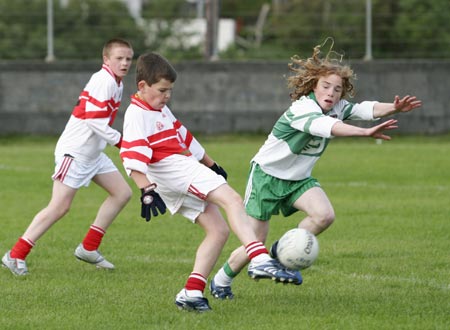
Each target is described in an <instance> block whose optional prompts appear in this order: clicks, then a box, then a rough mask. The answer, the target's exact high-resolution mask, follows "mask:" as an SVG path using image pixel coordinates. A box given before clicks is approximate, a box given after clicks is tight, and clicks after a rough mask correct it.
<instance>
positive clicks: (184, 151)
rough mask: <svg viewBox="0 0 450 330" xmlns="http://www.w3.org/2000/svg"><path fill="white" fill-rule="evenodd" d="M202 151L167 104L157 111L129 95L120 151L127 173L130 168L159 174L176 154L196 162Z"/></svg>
mask: <svg viewBox="0 0 450 330" xmlns="http://www.w3.org/2000/svg"><path fill="white" fill-rule="evenodd" d="M204 154H205V149H204V148H203V147H202V146H201V145H200V143H199V142H198V141H197V140H196V139H195V138H194V137H193V135H192V134H191V132H189V131H188V130H187V129H186V127H184V126H183V125H182V124H181V122H180V121H178V120H177V119H176V118H175V116H174V115H173V114H172V112H171V111H170V109H169V108H168V107H167V106H164V108H162V109H160V110H157V109H153V108H152V107H151V106H150V105H149V104H148V103H146V102H145V101H143V100H141V99H139V98H138V97H136V96H135V95H133V96H132V97H131V104H130V105H129V106H128V108H127V110H126V112H125V118H124V127H123V140H122V148H121V150H120V157H121V158H122V160H123V163H124V167H125V170H126V171H127V173H128V174H129V173H130V172H131V170H135V171H138V172H141V173H145V174H147V173H150V174H151V172H152V171H156V172H160V173H161V171H167V170H168V169H167V167H170V164H171V162H172V161H173V160H174V158H173V157H171V156H176V157H175V158H177V160H178V161H180V160H182V159H183V158H189V157H194V158H195V159H196V160H197V161H199V160H201V159H202V158H203V156H204ZM180 156H181V157H180ZM168 158H172V161H171V160H169V159H168ZM191 161H192V160H189V161H188V162H187V163H190V162H191ZM179 165H181V164H179ZM174 170H175V169H174ZM185 170H186V168H185V169H184V170H183V171H185Z"/></svg>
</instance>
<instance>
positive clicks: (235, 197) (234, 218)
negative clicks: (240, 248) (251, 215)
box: [207, 184, 257, 246]
mask: <svg viewBox="0 0 450 330" xmlns="http://www.w3.org/2000/svg"><path fill="white" fill-rule="evenodd" d="M207 200H208V201H209V202H212V203H214V204H217V205H218V206H220V207H221V208H223V209H224V210H225V213H226V214H227V218H228V223H229V224H230V227H231V230H232V231H233V233H235V234H236V236H237V237H238V239H239V240H240V241H241V243H242V244H243V245H244V246H246V245H248V244H249V243H251V242H254V241H256V240H257V238H256V234H255V233H254V231H253V229H252V226H251V224H250V222H249V219H248V217H247V214H246V213H245V209H244V206H243V201H242V198H241V196H240V195H239V194H238V193H237V192H236V191H234V190H233V188H231V187H230V186H229V185H228V184H224V185H221V186H220V187H218V188H217V189H215V190H214V191H212V192H210V193H209V194H208V198H207Z"/></svg>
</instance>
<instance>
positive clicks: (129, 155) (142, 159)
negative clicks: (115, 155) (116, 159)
mask: <svg viewBox="0 0 450 330" xmlns="http://www.w3.org/2000/svg"><path fill="white" fill-rule="evenodd" d="M120 158H122V160H123V159H125V158H128V159H134V160H138V161H140V162H143V163H145V164H150V158H148V157H147V156H145V155H144V154H141V153H140V152H136V151H122V152H121V153H120Z"/></svg>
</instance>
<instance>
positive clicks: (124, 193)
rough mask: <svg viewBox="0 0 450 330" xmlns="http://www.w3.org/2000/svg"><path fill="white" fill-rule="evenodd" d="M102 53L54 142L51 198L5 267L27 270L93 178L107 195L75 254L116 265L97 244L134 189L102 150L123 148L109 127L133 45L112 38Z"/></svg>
mask: <svg viewBox="0 0 450 330" xmlns="http://www.w3.org/2000/svg"><path fill="white" fill-rule="evenodd" d="M102 55H103V65H102V68H101V69H100V71H98V72H96V73H94V74H93V75H92V76H91V78H90V80H89V82H88V83H87V85H86V86H85V88H84V89H83V91H82V92H81V95H80V96H79V99H78V103H77V105H76V106H75V107H74V109H73V111H72V115H71V116H70V119H69V121H68V123H67V125H66V127H65V129H64V131H63V132H62V134H61V136H60V138H59V140H58V142H57V144H56V149H55V164H56V166H55V171H54V174H53V176H52V179H53V191H52V196H51V199H50V202H49V204H48V205H47V206H46V207H45V208H44V209H42V210H41V211H40V212H39V213H37V214H36V216H35V217H34V219H33V221H32V222H31V224H30V225H29V227H28V228H27V229H26V231H25V233H24V234H23V235H22V236H21V237H20V238H19V240H18V241H17V243H16V244H15V245H14V246H13V247H12V249H11V250H10V251H8V252H6V254H5V255H4V256H3V258H2V264H3V266H4V267H6V268H8V269H9V270H10V271H11V272H12V273H13V274H14V275H18V276H22V275H27V274H28V268H27V264H26V261H25V259H26V257H27V256H28V254H29V253H30V251H31V249H32V248H33V247H34V246H35V244H36V242H37V240H38V239H39V238H40V237H42V235H44V234H45V233H46V232H47V231H48V230H49V229H50V227H51V226H52V225H53V224H54V223H56V222H57V221H58V220H59V219H61V218H62V217H63V216H64V215H65V214H66V213H67V212H68V211H69V209H70V206H71V204H72V201H73V199H74V197H75V194H76V192H77V191H78V189H80V188H81V187H83V186H86V187H87V186H88V185H89V183H90V182H91V181H93V182H94V183H96V184H97V185H99V186H100V187H101V188H103V189H104V190H105V191H106V192H107V193H108V197H107V198H106V200H105V201H104V202H103V204H102V205H101V206H100V209H99V210H98V213H97V216H96V218H95V219H94V222H93V223H92V225H91V226H90V228H89V230H88V232H87V234H86V236H85V237H84V239H83V241H82V243H80V244H79V245H78V247H77V248H76V250H75V257H76V258H78V259H79V260H82V261H85V262H88V263H90V264H93V265H95V266H97V267H98V268H106V269H113V268H114V265H113V264H112V263H111V262H109V261H107V260H106V259H105V258H104V257H103V256H102V254H101V253H100V252H99V251H98V247H99V245H100V243H101V241H102V239H103V236H104V234H105V233H106V230H107V229H108V227H109V226H110V225H111V223H112V222H113V220H114V219H115V218H116V216H117V215H118V214H119V212H120V211H121V210H122V208H123V207H124V206H125V205H126V203H127V202H128V201H129V199H130V198H131V188H130V187H129V185H128V184H127V182H126V181H125V179H124V178H123V176H122V175H121V174H120V172H119V170H118V169H117V167H116V166H115V165H114V164H113V162H112V161H111V159H109V158H108V156H106V154H105V153H104V152H103V149H105V147H106V145H107V144H110V145H115V146H116V147H118V148H120V144H121V141H122V138H121V134H120V132H118V131H117V130H115V129H114V128H112V127H111V125H112V124H113V122H114V119H115V117H116V115H117V111H118V109H119V106H120V102H121V99H122V92H123V82H122V78H123V77H125V76H126V75H127V73H128V71H129V69H130V66H131V62H132V59H133V48H132V46H131V44H130V43H129V42H128V41H126V40H123V39H111V40H109V41H108V42H106V44H105V45H104V47H103V52H102Z"/></svg>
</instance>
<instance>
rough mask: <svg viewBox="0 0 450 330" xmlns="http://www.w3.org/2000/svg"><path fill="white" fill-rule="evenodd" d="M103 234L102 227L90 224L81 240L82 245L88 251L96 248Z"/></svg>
mask: <svg viewBox="0 0 450 330" xmlns="http://www.w3.org/2000/svg"><path fill="white" fill-rule="evenodd" d="M104 235H105V231H104V230H103V229H102V228H100V227H97V226H94V225H92V226H91V227H90V228H89V231H88V232H87V234H86V237H85V238H84V240H83V247H84V248H85V249H86V250H88V251H94V250H97V249H98V247H99V246H100V243H101V242H102V238H103V236H104Z"/></svg>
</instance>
